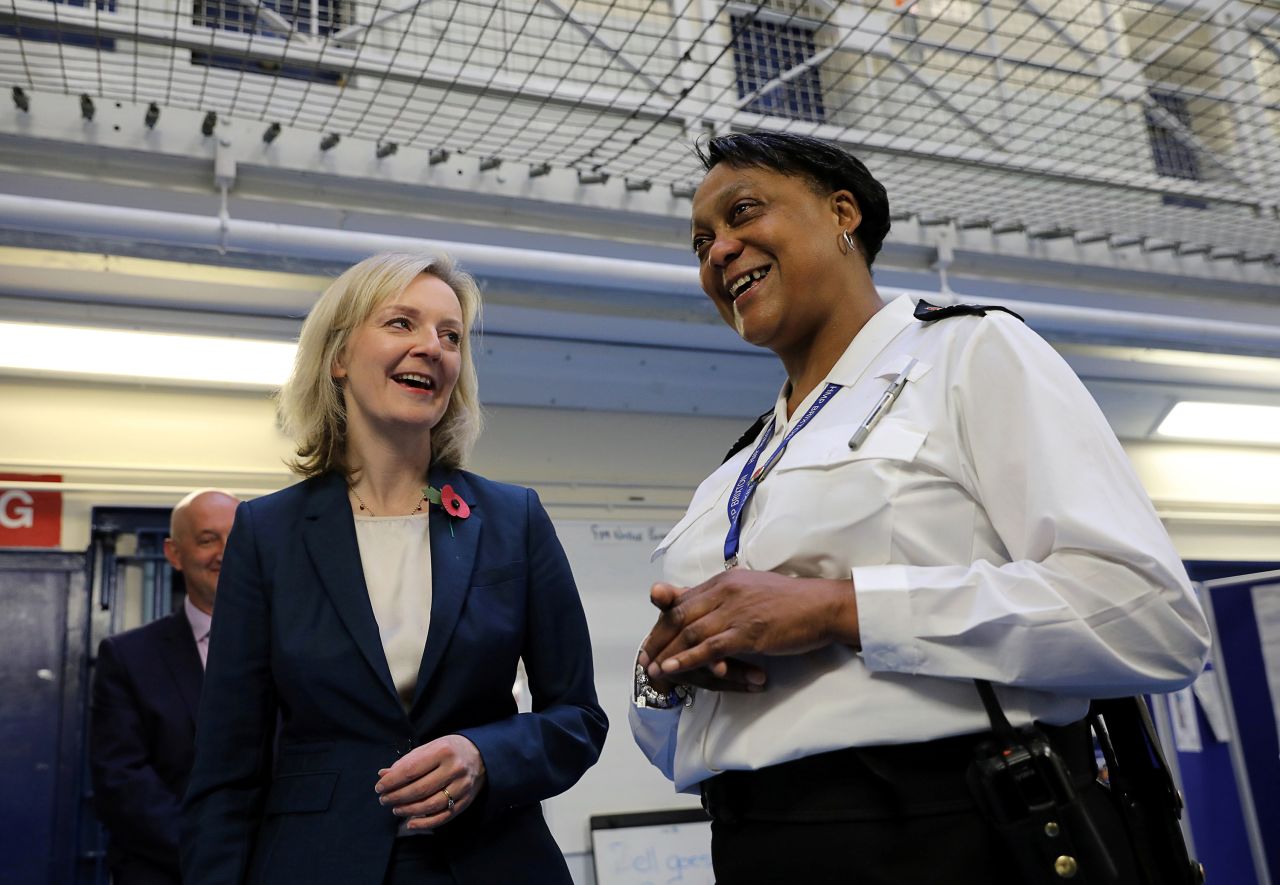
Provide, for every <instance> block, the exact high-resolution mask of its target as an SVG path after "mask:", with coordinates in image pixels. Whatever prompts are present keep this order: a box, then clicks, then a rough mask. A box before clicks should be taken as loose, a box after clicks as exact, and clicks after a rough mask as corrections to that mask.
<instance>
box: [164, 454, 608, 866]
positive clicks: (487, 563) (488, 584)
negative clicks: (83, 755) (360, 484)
mask: <svg viewBox="0 0 1280 885" xmlns="http://www.w3.org/2000/svg"><path fill="white" fill-rule="evenodd" d="M446 483H448V484H451V485H452V486H453V488H454V490H455V491H457V492H458V493H459V494H460V495H461V496H462V498H463V499H464V500H465V501H467V502H468V503H469V504H470V506H471V515H470V516H469V517H468V518H467V519H458V518H451V517H449V516H447V515H446V514H444V513H443V512H442V511H440V510H439V509H433V510H432V511H431V516H430V537H431V569H432V588H431V626H430V630H429V632H428V636H427V642H426V648H425V650H424V652H423V656H422V663H421V665H420V670H419V674H418V682H417V689H416V691H415V693H414V697H413V701H412V706H411V708H410V709H409V711H408V712H407V713H406V712H405V709H404V705H403V704H402V702H401V700H400V697H399V695H398V694H397V692H396V690H395V686H394V685H393V684H392V681H391V674H390V671H389V670H388V667H387V662H386V657H385V655H384V654H383V650H382V643H381V640H380V638H379V634H378V625H377V623H376V621H375V620H374V615H373V609H372V606H371V604H370V602H369V594H368V591H367V589H366V587H365V583H364V573H363V569H362V567H361V563H360V553H359V548H358V545H357V542H356V535H355V523H354V520H353V518H352V513H351V506H350V504H349V503H348V499H347V489H346V484H345V480H344V478H343V477H342V476H341V475H338V474H326V475H324V476H320V477H316V478H314V479H310V480H306V481H304V482H302V483H299V484H298V485H295V486H292V487H290V488H287V489H285V490H283V491H280V492H277V493H275V494H272V495H268V496H266V497H263V498H259V499H257V500H255V501H251V502H247V503H245V504H241V505H240V508H239V510H238V511H237V513H236V520H235V525H234V527H233V529H232V532H231V537H230V539H229V540H228V542H227V550H226V554H225V556H224V558H223V562H222V572H221V575H220V576H219V580H218V603H217V606H216V608H215V615H214V621H213V633H212V636H211V639H210V648H209V662H208V669H207V671H206V675H205V687H204V696H203V699H202V702H201V707H200V720H199V729H198V737H197V741H196V744H197V748H196V763H195V769H194V771H193V772H192V777H191V784H190V788H189V791H188V793H187V798H186V805H185V810H184V819H183V827H182V829H183V858H182V861H183V872H184V881H185V882H186V883H187V885H203V883H209V885H215V883H216V885H237V883H246V882H247V883H270V885H291V883H299V885H302V883H307V885H311V883H316V882H341V883H343V885H381V883H382V881H383V875H384V873H385V872H386V867H387V861H388V858H389V856H390V853H391V849H392V844H393V841H394V839H395V838H396V827H397V824H398V819H397V818H396V817H395V816H394V815H392V813H391V812H390V811H389V810H388V809H386V808H384V807H382V806H381V805H379V803H378V801H377V796H376V795H375V794H374V792H373V785H374V783H375V782H376V780H377V777H378V774H377V772H378V770H379V769H381V768H386V767H388V766H389V765H391V764H392V763H394V762H395V760H396V759H397V758H398V757H399V756H400V755H402V754H404V753H405V752H407V751H408V750H410V749H412V748H413V747H416V746H419V745H421V744H424V743H426V742H428V741H431V740H433V739H435V738H437V737H440V736H442V735H446V734H460V735H464V736H466V737H467V738H469V739H470V740H471V741H472V742H474V743H475V745H476V747H477V748H478V749H479V750H480V754H481V756H482V758H483V759H484V764H485V769H486V772H487V783H486V786H485V788H484V790H483V791H482V792H481V794H480V795H479V796H478V797H477V799H476V801H475V802H474V803H473V804H472V805H470V806H469V807H468V808H467V809H466V810H465V811H463V812H462V813H461V814H460V815H458V816H457V817H456V818H455V819H454V820H452V821H450V822H449V823H447V824H445V825H444V826H442V827H440V828H438V829H437V830H436V831H435V834H434V835H431V836H425V837H419V838H426V839H432V840H434V841H433V842H432V845H433V846H434V847H433V849H432V850H433V851H439V852H441V853H442V854H443V856H444V857H446V858H447V859H448V862H449V865H450V869H451V871H452V873H453V876H454V878H455V879H456V880H457V881H458V882H461V883H477V885H480V883H483V885H491V883H497V882H503V883H517V882H529V883H538V885H542V883H551V882H566V883H567V882H569V881H570V880H569V876H568V872H567V869H566V867H565V864H564V859H563V856H562V854H561V852H560V850H559V848H558V847H557V846H556V844H555V841H554V840H553V839H552V837H551V834H550V831H549V830H548V829H547V826H546V824H545V822H544V821H543V818H542V813H541V808H540V806H539V804H538V803H539V801H540V800H542V799H545V798H547V797H549V796H553V795H555V794H557V793H560V792H562V791H564V790H565V789H567V788H568V787H570V786H571V785H572V784H573V783H575V782H576V781H577V780H578V779H579V778H580V777H581V776H582V774H583V772H585V771H586V770H587V768H589V767H590V766H591V765H592V764H593V763H594V762H595V761H596V759H597V758H598V756H599V754H600V749H601V747H602V746H603V743H604V736H605V730H606V728H607V723H606V720H605V715H604V712H603V710H601V709H600V706H599V704H598V703H597V700H596V693H595V683H594V675H593V670H592V661H591V646H590V640H589V638H588V635H587V624H586V618H585V616H584V614H583V611H582V604H581V602H580V600H579V598H578V592H577V588H576V586H575V585H574V581H573V576H572V574H571V573H570V570H569V563H568V561H567V560H566V558H565V555H564V551H563V549H562V548H561V546H560V542H559V541H558V539H557V538H556V535H555V530H554V529H553V528H552V525H551V521H550V519H549V518H548V517H547V514H546V511H545V510H543V508H542V505H541V503H540V502H539V501H538V497H537V495H536V494H535V493H534V492H533V491H531V490H529V489H523V488H518V487H516V486H510V485H505V484H502V483H496V482H492V481H489V480H486V479H484V478H482V477H479V476H476V475H475V474H471V473H466V472H462V471H452V470H444V469H438V468H433V470H432V472H431V484H432V485H434V486H436V487H437V488H440V487H442V486H443V485H444V484H446ZM520 658H523V659H524V663H525V669H526V672H527V674H528V679H529V686H530V693H531V696H532V702H533V711H532V712H531V713H525V714H518V713H517V710H516V705H515V701H514V699H513V697H512V693H511V690H512V685H513V683H514V681H515V675H516V662H517V660H518V659H520ZM277 713H278V714H279V717H280V734H279V746H278V757H277V758H276V759H275V761H274V764H273V754H272V737H273V735H274V734H275V729H276V720H277Z"/></svg>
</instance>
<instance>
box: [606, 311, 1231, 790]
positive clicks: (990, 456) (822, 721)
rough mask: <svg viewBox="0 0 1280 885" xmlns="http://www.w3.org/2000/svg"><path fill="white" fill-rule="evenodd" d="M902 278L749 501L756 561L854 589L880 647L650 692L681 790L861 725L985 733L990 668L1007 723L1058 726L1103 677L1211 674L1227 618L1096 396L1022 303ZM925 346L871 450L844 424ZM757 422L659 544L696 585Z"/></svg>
mask: <svg viewBox="0 0 1280 885" xmlns="http://www.w3.org/2000/svg"><path fill="white" fill-rule="evenodd" d="M913 309H914V305H913V304H912V303H911V301H910V300H909V299H908V298H906V297H901V298H899V299H897V300H896V301H893V302H892V303H890V304H888V305H886V306H885V307H884V308H883V309H882V310H881V311H879V312H878V313H877V314H876V315H875V316H873V317H872V319H871V320H870V321H869V322H868V323H867V324H866V326H864V327H863V329H862V330H861V331H860V332H859V333H858V335H857V337H856V338H855V339H854V341H853V342H852V343H851V344H850V345H849V348H848V350H846V351H845V353H844V355H843V356H842V357H841V358H840V360H839V361H838V362H837V363H836V365H835V366H834V367H833V368H832V370H831V372H830V374H829V375H828V377H827V378H826V379H825V380H824V382H823V383H820V384H818V385H817V386H816V387H815V389H814V391H813V392H812V393H811V394H810V395H809V397H808V399H806V400H805V401H804V402H803V403H801V404H800V405H799V406H798V407H797V408H796V409H795V411H794V412H793V414H792V417H791V419H790V420H788V418H787V414H786V398H785V392H786V391H785V388H784V391H783V395H780V396H779V398H778V402H777V405H776V407H775V410H774V427H775V432H774V436H773V439H772V440H771V441H770V443H769V444H768V446H766V448H765V450H764V452H763V453H762V455H761V458H760V463H764V462H765V460H766V459H767V458H768V457H769V456H770V455H771V454H772V453H773V451H774V449H775V448H776V447H777V445H778V443H779V442H780V441H781V440H782V438H783V437H784V436H785V435H786V433H787V431H788V430H790V428H791V427H792V426H794V423H795V421H796V420H798V419H799V418H800V417H801V416H802V415H803V414H804V413H805V411H806V410H807V409H808V407H809V406H810V404H812V402H813V401H814V400H815V399H816V398H817V397H818V395H819V393H820V392H821V391H822V389H823V388H824V386H825V385H826V383H828V382H835V383H837V384H841V385H844V386H843V388H842V389H841V390H840V392H839V393H837V394H836V395H835V396H834V397H833V398H832V399H831V400H830V401H829V402H828V403H827V405H826V406H825V407H824V408H823V409H822V411H821V412H819V413H818V414H817V415H816V416H815V417H814V418H813V419H812V420H811V422H810V423H809V425H808V426H807V427H805V428H804V429H803V430H801V431H800V432H799V433H798V434H797V435H796V436H795V437H794V438H793V439H792V441H791V442H790V444H789V445H788V446H787V449H786V452H785V453H784V454H783V456H782V458H781V459H780V460H779V461H778V462H777V464H776V465H775V466H774V467H773V469H772V471H771V472H770V473H769V475H768V476H767V477H766V478H765V479H764V480H763V481H762V482H761V483H760V484H759V486H758V487H757V489H756V491H755V494H754V495H753V496H752V498H751V500H750V502H749V503H748V504H747V506H746V511H745V513H744V515H743V518H742V535H741V549H740V551H739V560H740V564H741V566H742V567H744V568H749V569H757V570H762V571H773V572H777V573H779V574H784V575H790V576H795V577H816V578H836V579H843V578H848V577H850V576H852V578H853V585H854V587H855V588H856V593H857V603H858V617H859V621H860V630H861V639H862V651H861V652H854V651H853V649H851V648H849V647H847V646H843V645H833V646H828V647H826V648H823V649H819V650H817V651H814V652H810V653H808V654H803V655H795V656H776V657H774V656H769V657H760V658H757V659H755V662H756V663H758V664H760V665H761V666H763V667H764V668H765V669H766V670H767V671H768V675H769V680H768V686H767V688H766V690H765V691H763V692H759V693H736V692H711V691H699V692H698V693H697V696H696V699H695V701H694V703H693V705H692V706H690V707H686V708H679V707H678V708H675V709H671V710H652V709H636V708H634V707H633V708H632V710H631V715H630V720H631V726H632V730H633V732H634V734H635V737H636V741H637V743H639V745H640V747H641V749H642V750H644V752H645V754H646V755H647V756H648V757H649V759H650V760H651V761H652V762H653V763H654V764H655V765H657V766H658V767H659V768H660V769H661V770H662V771H663V772H664V773H665V774H666V775H667V777H669V778H671V779H673V780H674V781H675V783H676V787H677V788H678V789H681V790H684V789H688V788H690V787H692V786H693V785H695V784H696V783H697V782H698V781H701V780H703V779H705V778H707V777H710V776H712V775H714V774H716V773H718V772H720V771H723V770H727V769H757V768H761V767H764V766H768V765H773V764H777V763H780V762H785V761H788V760H791V759H795V758H800V757H803V756H809V755H813V754H816V753H822V752H826V751H829V750H835V749H842V748H846V747H851V746H870V745H876V744H892V743H907V742H916V741H927V740H932V739H935V738H942V737H948V736H952V735H957V734H966V733H971V732H978V731H983V730H986V729H987V728H989V727H990V726H989V721H988V719H987V717H986V714H985V713H984V711H983V708H982V704H981V701H980V699H979V697H978V693H977V689H976V688H975V687H974V684H973V682H972V680H973V679H975V678H977V679H986V680H990V681H991V682H993V683H996V684H997V685H998V686H1000V688H998V694H999V696H1000V701H1001V704H1002V705H1003V706H1004V709H1005V712H1006V713H1007V714H1008V716H1009V718H1010V720H1012V721H1013V722H1014V723H1015V724H1024V723H1027V722H1029V721H1031V720H1032V719H1037V720H1040V721H1042V722H1046V723H1051V724H1056V725H1062V724H1066V723H1068V722H1071V721H1074V720H1076V719H1079V718H1081V717H1082V716H1083V715H1084V713H1085V711H1086V710H1087V708H1088V699H1089V698H1090V697H1094V696H1120V695H1126V694H1133V693H1138V692H1150V691H1165V690H1169V689H1174V688H1178V687H1180V686H1183V685H1186V684H1187V683H1189V682H1190V681H1191V680H1192V679H1193V678H1194V677H1195V676H1196V675H1197V674H1198V673H1199V672H1200V669H1201V666H1202V663H1203V659H1204V656H1205V654H1206V653H1207V649H1208V642H1209V632H1208V626H1207V624H1206V622H1205V619H1204V615H1203V613H1202V611H1201V609H1200V606H1199V604H1198V603H1197V601H1196V599H1195V597H1194V595H1193V593H1192V590H1191V587H1190V584H1189V582H1188V580H1187V575H1186V572H1185V570H1184V569H1183V566H1182V563H1181V561H1180V560H1179V558H1178V555H1177V553H1176V552H1175V551H1174V549H1173V546H1172V544H1171V542H1170V540H1169V537H1168V535H1167V533H1166V532H1165V530H1164V527H1163V526H1162V525H1161V523H1160V520H1159V518H1158V517H1157V516H1156V513H1155V510H1154V509H1153V507H1152V506H1151V502H1150V500H1149V499H1148V498H1147V496H1146V493H1145V492H1144V490H1143V489H1142V486H1141V485H1140V484H1139V482H1138V479H1137V476H1136V475H1135V474H1134V472H1133V469H1132V467H1131V465H1130V464H1129V461H1128V459H1127V457H1126V456H1125V453H1124V451H1123V449H1121V447H1120V444H1119V443H1118V442H1117V440H1116V438H1115V436H1114V435H1113V433H1112V432H1111V429H1110V428H1109V427H1108V425H1107V423H1106V420H1105V419H1104V417H1103V415H1102V413H1101V411H1100V410H1099V409H1098V407H1097V405H1096V404H1095V403H1094V402H1093V400H1092V398H1091V397H1090V396H1089V394H1088V392H1087V391H1086V390H1085V389H1084V386H1083V385H1082V384H1081V383H1080V381H1079V379H1077V378H1076V376H1075V375H1074V373H1073V372H1072V371H1071V369H1070V368H1069V367H1068V366H1067V365H1066V363H1065V362H1064V361H1063V360H1062V359H1061V357H1059V356H1058V354H1057V353H1056V352H1054V351H1053V349H1052V348H1050V347H1049V345H1048V344H1046V343H1045V342H1044V341H1043V340H1042V339H1041V338H1039V337H1038V336H1037V335H1036V334H1035V333H1034V332H1032V331H1030V330H1029V329H1028V328H1027V327H1026V326H1025V325H1023V324H1022V323H1021V322H1019V321H1018V320H1017V319H1016V318H1014V317H1012V316H1009V315H1008V314H1005V313H1003V312H999V311H992V312H990V313H988V315H987V316H985V317H980V316H960V317H950V318H947V319H943V320H939V321H935V322H932V323H922V322H920V321H919V320H916V319H915V318H914V317H913V316H912V311H913ZM912 358H915V359H916V360H917V361H918V362H917V364H916V365H915V367H914V368H913V369H912V371H911V373H910V375H909V381H908V383H907V385H906V387H905V388H904V389H903V391H902V394H901V395H900V396H899V398H898V400H897V402H896V403H895V404H894V405H893V406H892V408H891V409H890V410H889V411H888V412H887V413H886V414H885V415H884V416H883V418H882V419H881V421H880V422H879V423H878V424H877V425H876V426H875V428H874V429H873V430H872V431H871V434H870V436H869V437H867V439H866V441H865V442H864V443H863V444H862V445H861V446H860V447H859V449H858V450H857V451H852V450H850V449H849V446H848V441H849V438H850V437H851V436H853V433H854V431H855V429H856V428H857V427H858V425H859V424H860V423H862V421H863V420H864V419H865V418H866V417H867V415H868V413H869V412H870V411H871V409H872V407H873V406H874V405H875V403H876V401H877V400H878V399H879V398H880V396H881V395H882V394H883V393H884V391H885V389H886V388H887V387H888V385H889V383H890V382H891V381H892V380H893V378H894V377H895V376H896V375H897V374H898V373H899V372H900V371H901V370H902V369H904V368H905V367H906V366H907V364H908V363H909V362H910V360H911V359H912ZM754 445H755V444H754V442H753V444H752V445H751V446H748V447H747V448H746V449H745V450H743V451H741V452H739V453H738V454H737V455H735V456H734V457H733V458H731V459H730V460H729V461H728V463H726V464H724V465H723V466H721V467H720V469H719V470H717V471H716V472H715V473H713V474H711V476H709V477H708V478H707V479H706V480H705V481H704V482H703V483H702V484H701V485H700V486H699V487H698V489H697V491H696V492H695V493H694V496H693V500H692V503H691V504H690V505H689V510H688V512H687V513H686V515H685V516H684V518H683V519H681V520H680V522H679V523H677V524H676V526H675V527H674V528H673V529H672V530H671V532H670V533H669V534H668V535H667V537H666V538H665V539H664V540H663V542H662V544H661V545H660V546H659V547H658V550H657V553H656V554H655V556H662V557H663V567H664V574H665V579H666V580H667V581H669V582H671V583H673V584H675V585H677V586H684V587H692V586H696V585H697V584H699V583H701V582H703V581H705V580H707V579H708V578H710V577H712V576H713V575H715V574H717V573H719V572H720V571H721V570H722V569H723V567H724V541H725V534H726V532H727V531H728V528H729V520H728V515H727V512H726V503H727V499H728V496H729V493H730V491H731V490H732V487H733V485H734V483H735V482H736V480H737V479H738V476H739V474H740V472H741V470H742V467H743V465H744V464H745V463H746V461H747V459H748V457H749V456H750V453H751V451H752V450H753V449H754Z"/></svg>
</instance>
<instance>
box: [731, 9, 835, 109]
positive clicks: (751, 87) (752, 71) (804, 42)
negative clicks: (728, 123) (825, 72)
mask: <svg viewBox="0 0 1280 885" xmlns="http://www.w3.org/2000/svg"><path fill="white" fill-rule="evenodd" d="M732 22H733V68H734V73H735V75H736V78H737V81H738V98H746V97H747V96H748V95H751V94H752V93H754V92H755V91H757V90H758V89H760V88H761V87H762V86H764V85H765V84H766V83H768V82H769V81H770V80H773V79H776V78H777V77H778V76H780V75H781V74H784V73H786V72H787V71H789V70H791V69H792V68H794V67H795V66H796V65H798V64H801V63H802V62H805V61H807V60H808V59H810V58H812V57H813V55H814V53H816V52H817V47H816V45H815V43H814V32H813V30H812V29H810V28H806V27H804V26H803V25H799V24H796V23H788V24H782V23H778V22H773V21H762V20H760V19H758V18H752V17H749V16H738V15H735V16H732ZM743 110H746V111H751V112H754V113H757V114H769V115H772V116H775V117H789V118H791V119H793V120H805V121H808V122H811V123H821V122H823V121H824V120H826V110H825V108H824V107H823V104H822V84H821V81H820V80H819V77H818V68H817V67H816V66H815V67H812V68H809V69H808V70H806V71H804V72H803V73H801V74H800V75H799V76H797V77H795V78H793V79H791V80H789V81H788V82H786V83H780V84H778V85H777V86H776V87H774V88H773V89H771V90H769V91H768V92H767V93H765V94H764V95H760V96H757V97H756V98H755V99H753V100H752V101H750V102H749V103H748V104H747V105H746V106H745V107H744V108H743Z"/></svg>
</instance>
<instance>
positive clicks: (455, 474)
mask: <svg viewBox="0 0 1280 885" xmlns="http://www.w3.org/2000/svg"><path fill="white" fill-rule="evenodd" d="M430 482H431V485H433V486H434V487H436V488H437V489H442V488H444V487H445V486H446V485H450V486H453V490H454V491H455V492H457V493H458V494H459V495H460V496H461V497H462V500H464V501H466V502H467V504H469V505H470V507H471V513H470V515H468V516H467V518H466V519H459V518H458V517H456V516H450V515H448V514H447V513H445V512H444V510H443V509H441V508H438V507H434V506H433V508H432V510H431V521H430V526H431V528H430V532H431V627H430V629H429V630H428V631H427V644H426V648H424V649H423V652H422V663H421V664H420V665H419V667H418V684H417V687H416V688H415V689H414V693H413V704H412V706H411V707H410V716H411V717H413V716H414V715H415V714H416V713H418V712H419V711H418V705H419V703H420V702H421V701H422V699H423V697H424V694H425V692H426V687H427V684H428V683H429V682H430V681H431V677H432V675H433V674H434V673H435V671H436V668H437V667H438V666H439V665H440V660H441V658H442V657H443V656H444V650H445V648H446V647H447V646H448V644H449V640H450V638H451V637H452V636H453V631H454V628H455V627H456V626H457V625H458V616H459V614H460V613H461V612H462V604H463V602H465V601H466V598H467V590H468V588H469V587H470V586H471V572H472V570H473V569H474V568H475V563H476V556H477V554H478V552H479V549H480V534H481V532H480V529H481V524H482V521H483V518H484V515H483V514H482V513H481V512H480V508H479V507H478V506H476V497H475V494H474V491H473V489H472V488H471V486H470V484H468V482H467V480H466V477H465V476H464V475H463V474H462V473H461V472H459V471H457V470H451V469H448V468H445V467H438V466H433V467H432V468H431V474H430Z"/></svg>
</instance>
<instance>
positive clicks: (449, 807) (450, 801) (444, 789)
mask: <svg viewBox="0 0 1280 885" xmlns="http://www.w3.org/2000/svg"><path fill="white" fill-rule="evenodd" d="M440 792H441V793H444V798H445V801H446V802H447V803H448V804H447V805H445V807H444V810H445V811H453V805H454V803H453V797H452V796H450V795H449V788H448V787H441V788H440Z"/></svg>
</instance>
